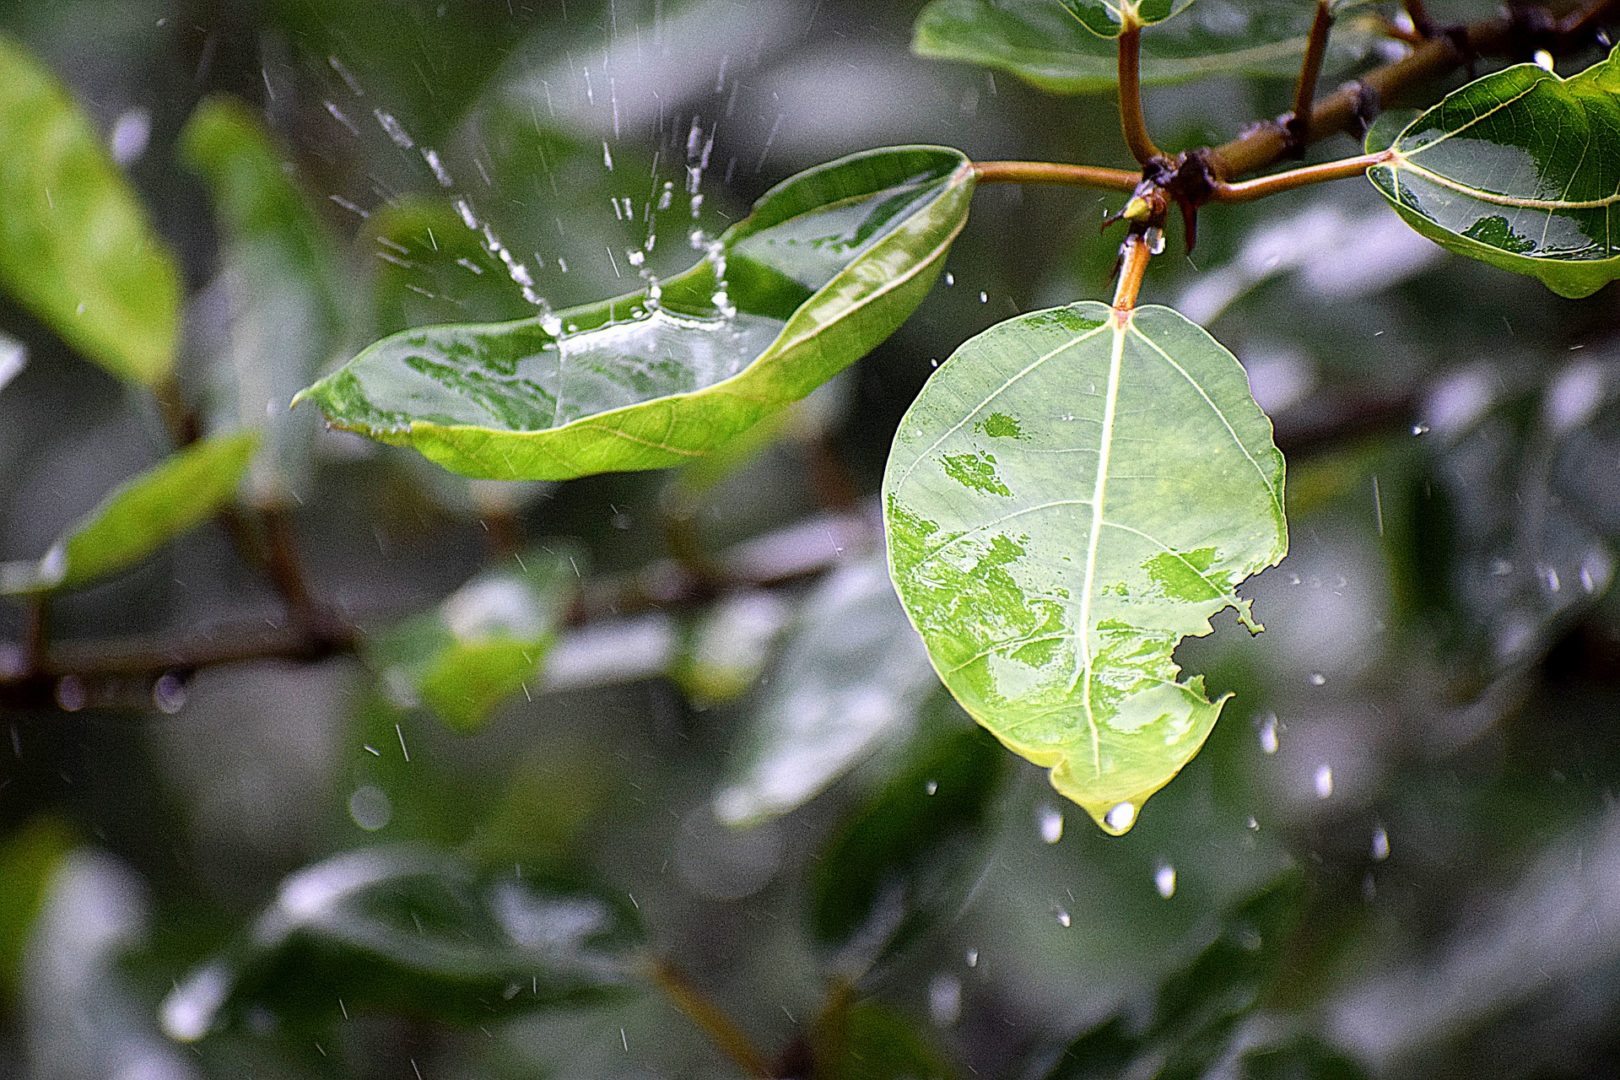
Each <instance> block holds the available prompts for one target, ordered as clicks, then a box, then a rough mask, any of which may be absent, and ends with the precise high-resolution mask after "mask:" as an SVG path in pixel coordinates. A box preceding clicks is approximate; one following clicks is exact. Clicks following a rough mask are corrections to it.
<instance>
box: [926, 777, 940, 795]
mask: <svg viewBox="0 0 1620 1080" xmlns="http://www.w3.org/2000/svg"><path fill="white" fill-rule="evenodd" d="M923 791H925V792H927V793H928V794H929V795H934V794H936V793H938V791H939V781H938V780H930V781H928V783H926V784H924V785H923Z"/></svg>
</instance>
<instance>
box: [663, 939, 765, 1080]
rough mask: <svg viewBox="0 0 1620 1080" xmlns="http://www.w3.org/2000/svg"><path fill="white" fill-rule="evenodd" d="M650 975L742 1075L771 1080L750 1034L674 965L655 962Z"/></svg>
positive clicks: (677, 1007)
mask: <svg viewBox="0 0 1620 1080" xmlns="http://www.w3.org/2000/svg"><path fill="white" fill-rule="evenodd" d="M648 974H649V975H650V977H651V978H652V981H653V985H655V986H657V987H658V989H660V990H662V991H663V992H664V996H665V997H667V998H668V999H669V1001H670V1004H672V1005H674V1006H675V1008H676V1009H678V1010H680V1012H681V1014H682V1015H684V1016H685V1017H686V1018H687V1019H688V1020H690V1021H692V1023H693V1025H694V1026H695V1027H696V1028H697V1029H698V1030H699V1031H701V1032H703V1034H705V1035H707V1036H708V1037H709V1041H710V1042H712V1043H714V1045H715V1046H716V1048H718V1049H719V1050H720V1052H721V1053H723V1054H725V1055H726V1057H728V1058H730V1059H731V1060H732V1062H733V1063H734V1064H735V1065H736V1066H737V1068H739V1069H741V1070H742V1071H743V1073H744V1074H745V1075H747V1076H749V1077H753V1078H755V1080H771V1077H772V1075H773V1073H772V1072H771V1066H770V1063H769V1062H768V1061H766V1059H765V1055H764V1054H762V1053H760V1052H759V1050H758V1049H756V1048H755V1046H754V1044H753V1042H752V1040H750V1039H749V1038H748V1033H747V1032H745V1031H743V1029H742V1028H741V1027H739V1026H738V1024H737V1022H736V1021H735V1020H733V1019H732V1018H731V1017H730V1016H728V1015H727V1014H726V1012H725V1011H724V1010H723V1009H721V1008H720V1006H718V1005H716V1004H715V1003H714V1002H713V1001H711V1000H709V999H708V998H707V997H705V996H704V994H703V993H702V991H700V990H698V989H697V987H695V986H693V985H692V984H691V983H690V982H688V981H687V979H686V976H684V975H682V974H681V973H680V972H679V971H678V970H676V968H675V967H674V965H672V964H670V963H669V962H667V961H664V960H654V961H653V962H652V963H651V964H650V965H649V971H648Z"/></svg>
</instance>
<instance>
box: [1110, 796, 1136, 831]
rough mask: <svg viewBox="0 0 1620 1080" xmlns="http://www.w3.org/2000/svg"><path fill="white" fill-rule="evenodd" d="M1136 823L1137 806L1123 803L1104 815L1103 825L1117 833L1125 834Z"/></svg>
mask: <svg viewBox="0 0 1620 1080" xmlns="http://www.w3.org/2000/svg"><path fill="white" fill-rule="evenodd" d="M1135 821H1136V805H1135V804H1134V803H1128V802H1122V803H1119V804H1117V805H1115V806H1114V807H1113V808H1112V809H1110V810H1109V811H1108V813H1106V814H1104V815H1103V823H1104V824H1105V825H1107V826H1108V827H1109V828H1110V829H1113V830H1114V831H1115V832H1124V831H1125V830H1126V829H1128V828H1130V827H1131V825H1132V823H1133V822H1135Z"/></svg>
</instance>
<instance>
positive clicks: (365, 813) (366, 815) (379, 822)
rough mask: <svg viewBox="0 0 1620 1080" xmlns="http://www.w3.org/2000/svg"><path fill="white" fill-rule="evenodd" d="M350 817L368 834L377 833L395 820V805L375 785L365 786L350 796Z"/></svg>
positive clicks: (386, 794)
mask: <svg viewBox="0 0 1620 1080" xmlns="http://www.w3.org/2000/svg"><path fill="white" fill-rule="evenodd" d="M349 817H351V818H353V819H354V823H355V824H356V825H358V826H360V827H361V828H362V829H364V830H366V832H376V831H377V830H378V829H381V828H382V827H384V826H385V825H387V824H388V823H389V822H390V821H392V820H393V819H394V803H393V800H391V799H389V797H388V793H387V792H385V791H384V790H383V789H382V788H380V787H377V786H376V785H375V784H365V785H362V786H361V787H358V788H356V789H355V791H354V794H353V795H350V796H349Z"/></svg>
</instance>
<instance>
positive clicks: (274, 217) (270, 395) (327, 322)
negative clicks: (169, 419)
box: [180, 98, 352, 503]
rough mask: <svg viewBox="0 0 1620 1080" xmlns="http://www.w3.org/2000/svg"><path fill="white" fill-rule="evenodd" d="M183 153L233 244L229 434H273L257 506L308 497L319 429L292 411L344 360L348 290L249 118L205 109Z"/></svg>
mask: <svg viewBox="0 0 1620 1080" xmlns="http://www.w3.org/2000/svg"><path fill="white" fill-rule="evenodd" d="M180 149H181V153H182V154H183V155H184V157H185V159H186V163H187V164H188V165H189V166H190V168H191V169H192V170H193V171H194V172H196V173H198V174H199V175H200V176H202V177H203V178H204V179H205V180H206V181H207V182H208V186H209V189H210V191H211V193H212V194H213V197H214V209H215V213H216V215H217V217H218V219H219V223H220V226H221V231H222V232H223V233H224V236H225V246H224V255H223V266H222V268H221V271H220V274H219V277H218V278H217V279H216V281H215V284H214V289H215V290H216V291H217V293H218V294H219V299H220V301H221V304H222V307H223V309H224V310H223V311H222V312H221V314H222V321H223V323H224V327H223V333H221V334H220V335H219V337H220V340H219V342H218V350H217V351H218V353H219V355H217V356H216V357H215V358H214V365H213V368H212V371H211V374H212V375H213V376H214V380H215V382H216V384H217V385H218V387H219V391H220V394H219V396H220V398H221V400H220V401H219V402H218V403H217V404H216V407H215V412H216V414H219V418H220V419H221V420H222V421H223V422H224V423H223V425H222V426H229V427H252V428H264V429H265V430H266V446H265V453H263V454H261V455H260V456H259V457H258V458H257V459H256V460H255V462H254V469H253V471H252V473H251V485H250V486H251V490H252V493H253V496H254V498H255V499H257V500H258V501H260V502H266V503H282V502H285V501H287V500H288V498H289V491H290V490H291V491H296V490H297V488H298V487H299V486H300V480H301V478H302V477H303V475H304V473H305V472H306V471H307V466H308V457H309V451H310V445H311V443H312V441H313V437H314V434H315V425H314V423H313V418H312V417H308V416H289V415H287V402H288V401H289V400H291V398H292V395H293V394H295V393H297V392H298V390H299V389H300V388H301V387H303V386H305V385H306V384H307V383H308V382H309V380H310V379H312V378H314V377H315V375H316V373H317V372H319V371H320V369H321V368H323V367H325V366H326V364H327V363H328V362H329V361H330V360H331V359H332V358H333V357H334V356H335V355H336V354H337V352H338V343H339V341H340V339H341V336H342V334H343V331H344V328H345V325H346V323H347V322H348V318H349V312H348V308H349V300H348V293H349V292H350V291H351V290H352V286H350V285H349V284H348V283H347V282H345V280H344V274H343V267H342V263H341V260H340V259H339V257H338V254H337V250H336V248H335V247H334V245H333V243H332V240H331V238H330V237H329V236H328V235H327V234H326V230H325V229H324V227H323V226H322V224H321V222H320V220H319V219H318V218H317V217H316V216H315V213H314V212H313V210H312V209H311V208H310V204H309V200H308V198H307V197H306V196H305V194H304V192H303V191H302V190H300V189H299V187H298V185H297V184H296V183H295V182H294V181H293V179H292V177H291V176H290V175H288V172H287V168H286V165H285V155H284V154H283V153H282V151H281V150H280V149H279V148H278V147H277V146H276V145H275V143H274V141H273V140H272V139H271V137H270V133H269V132H268V131H266V130H265V128H264V125H263V124H262V123H261V122H260V121H259V119H258V118H257V117H255V116H254V115H253V114H252V113H251V112H250V111H249V110H248V109H247V108H246V107H244V106H243V105H241V104H240V103H238V102H236V101H232V100H230V99H228V98H213V99H210V100H208V101H205V102H203V103H202V105H200V106H198V108H197V111H196V112H194V113H193V114H192V116H191V119H190V120H189V121H187V123H186V127H185V130H184V131H182V132H181V135H180Z"/></svg>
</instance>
